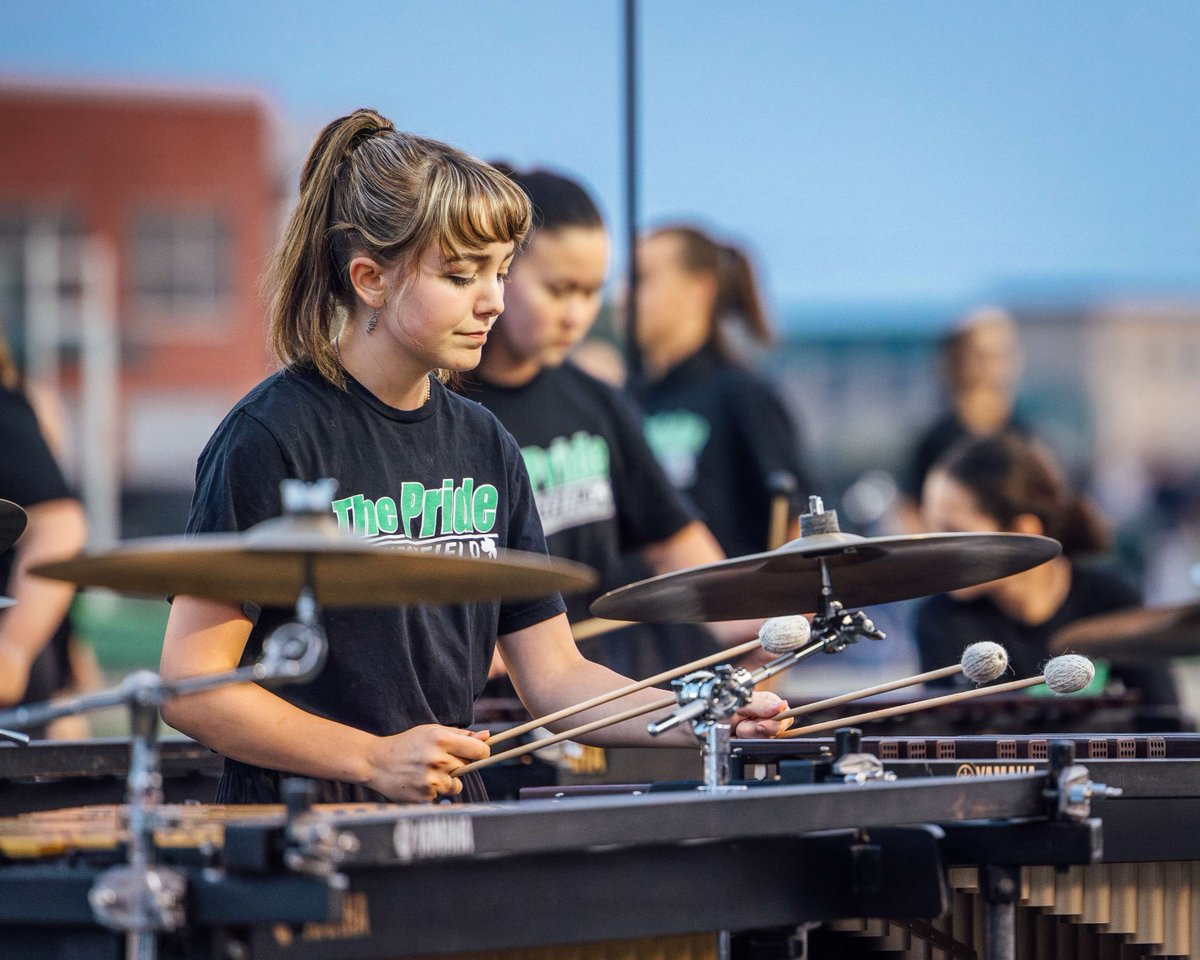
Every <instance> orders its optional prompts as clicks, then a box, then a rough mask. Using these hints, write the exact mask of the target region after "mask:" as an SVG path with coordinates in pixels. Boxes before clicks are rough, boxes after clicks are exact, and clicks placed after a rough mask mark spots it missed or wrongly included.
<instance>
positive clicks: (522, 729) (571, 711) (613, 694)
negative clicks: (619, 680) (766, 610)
mask: <svg viewBox="0 0 1200 960" xmlns="http://www.w3.org/2000/svg"><path fill="white" fill-rule="evenodd" d="M584 622H585V623H586V622H587V621H584ZM761 646H762V644H761V642H760V641H759V640H758V638H757V637H756V638H755V639H753V640H747V641H746V642H745V643H743V644H739V645H738V646H736V647H729V648H728V649H726V650H720V651H718V652H717V653H713V654H709V655H708V656H707V657H701V658H700V659H699V660H693V661H692V662H691V663H685V664H684V665H683V666H681V667H674V668H672V669H670V670H664V671H663V672H662V673H656V674H655V675H654V676H652V677H647V678H646V679H645V680H636V681H634V682H633V683H629V684H626V685H625V686H623V687H618V688H617V689H616V690H610V691H608V692H607V693H601V694H598V695H596V696H594V697H592V698H591V699H590V700H584V701H583V702H582V703H577V704H575V705H574V706H573V707H563V709H561V710H556V711H555V712H554V713H548V714H546V715H545V716H544V717H537V718H536V719H534V720H529V721H527V722H526V723H522V724H521V725H520V726H517V727H511V728H509V729H508V730H504V731H502V732H501V733H498V734H496V736H494V737H489V738H488V741H487V742H488V744H489V745H491V744H497V743H503V742H505V741H506V740H512V739H513V738H514V737H519V736H521V735H522V734H524V733H528V732H529V731H530V730H536V729H537V728H538V727H544V726H545V725H546V724H548V723H554V722H555V721H557V720H562V719H564V718H566V717H570V716H574V715H575V714H577V713H582V712H583V711H584V710H591V709H592V707H600V706H603V705H604V704H606V703H611V702H612V701H613V700H616V699H618V698H619V697H624V696H627V695H628V694H631V693H636V692H637V691H639V690H645V689H646V688H647V687H652V686H654V685H655V684H656V683H662V682H664V681H666V680H673V679H675V678H676V677H681V676H683V675H684V674H685V673H691V672H692V671H693V670H699V669H701V668H702V667H707V666H711V665H712V664H714V663H720V662H722V661H724V660H728V659H729V658H730V657H740V656H741V655H742V654H744V653H749V652H750V651H752V650H757V649H758V648H759V647H761ZM671 702H672V703H673V702H674V700H672V701H671ZM547 742H548V741H546V740H539V741H538V746H546V745H547ZM555 742H557V741H555ZM526 752H528V751H526Z"/></svg>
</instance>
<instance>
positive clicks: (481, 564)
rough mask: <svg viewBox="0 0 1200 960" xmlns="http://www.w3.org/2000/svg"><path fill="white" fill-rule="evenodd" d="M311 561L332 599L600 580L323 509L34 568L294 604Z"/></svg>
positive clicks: (104, 582)
mask: <svg viewBox="0 0 1200 960" xmlns="http://www.w3.org/2000/svg"><path fill="white" fill-rule="evenodd" d="M306 568H307V570H308V571H309V578H310V580H311V583H312V585H313V587H314V593H315V596H316V600H317V602H318V603H320V604H322V605H323V606H327V607H347V606H359V607H361V606H387V605H392V604H404V603H462V602H470V601H474V600H491V599H498V598H506V599H517V598H522V597H539V596H546V595H548V594H552V593H555V592H557V591H560V590H561V591H576V590H582V589H584V588H586V587H589V586H591V585H592V584H593V583H594V582H595V580H596V576H595V573H594V572H593V571H592V570H591V569H590V568H589V567H586V566H584V565H583V564H580V563H573V562H571V561H568V560H559V559H554V558H550V557H546V556H544V555H542V554H535V553H524V552H522V551H518V550H495V551H494V556H493V555H490V554H489V555H487V556H482V557H465V556H453V555H447V554H435V553H420V552H417V551H414V550H406V549H403V547H401V548H397V549H387V548H386V547H381V546H378V545H372V543H371V542H370V541H367V540H363V539H361V538H359V537H356V536H353V535H351V534H348V533H343V532H341V531H339V530H338V528H337V525H336V523H334V522H333V519H332V518H331V517H329V518H327V517H324V516H321V517H312V516H302V517H297V516H283V517H277V518H275V519H273V520H267V521H264V522H263V523H260V524H257V525H256V526H254V527H251V528H250V529H249V530H246V531H245V532H243V533H230V534H225V533H220V534H200V535H196V536H189V537H161V538H152V539H145V540H135V541H131V542H129V543H127V544H124V545H121V546H118V547H115V548H113V549H112V550H109V551H105V552H103V553H97V554H93V555H84V556H81V557H77V558H75V559H72V560H64V561H60V562H57V563H47V564H43V565H42V566H39V567H35V568H34V569H33V571H32V572H33V573H36V574H38V575H39V576H43V577H52V578H54V579H57V580H68V581H70V582H71V583H76V584H79V585H80V586H85V587H107V588H109V589H111V590H119V591H122V592H125V593H143V594H151V595H157V596H172V595H175V594H187V595H190V596H198V597H208V598H210V599H214V600H227V601H230V602H232V603H242V602H251V603H258V604H263V605H268V606H290V605H291V604H293V603H295V602H296V599H297V598H298V596H299V594H300V588H301V585H302V584H303V583H304V582H305V577H306Z"/></svg>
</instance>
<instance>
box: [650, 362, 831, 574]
mask: <svg viewBox="0 0 1200 960" xmlns="http://www.w3.org/2000/svg"><path fill="white" fill-rule="evenodd" d="M641 396H642V400H643V404H644V406H645V409H646V425H645V431H646V438H647V440H648V441H649V442H650V448H651V449H652V450H653V451H654V453H655V455H656V456H657V457H658V461H659V463H661V464H662V465H663V468H664V469H665V470H666V473H667V476H668V477H670V478H671V482H672V483H673V484H674V485H675V487H676V488H677V489H679V490H682V491H683V492H684V493H685V494H687V495H688V497H689V498H690V499H691V500H692V501H694V502H695V503H696V505H697V506H698V507H699V508H700V514H701V518H702V519H703V520H704V522H705V523H707V524H708V526H709V529H711V530H712V532H713V534H714V536H716V538H717V541H718V542H719V543H720V544H721V547H722V549H723V550H724V551H725V553H726V554H727V555H728V556H730V557H739V556H744V555H746V554H749V553H761V552H762V551H764V550H766V549H767V548H768V546H769V543H768V540H769V535H770V529H769V528H770V518H771V499H772V494H771V491H770V490H769V488H768V481H769V477H770V476H771V474H772V473H774V472H776V471H784V472H786V473H790V474H791V475H792V476H793V477H794V478H795V480H796V484H797V494H798V496H799V497H800V502H804V498H806V497H807V496H808V495H809V494H810V493H814V492H816V491H813V490H811V488H810V484H811V478H810V477H809V476H808V472H807V470H806V469H805V467H804V464H803V461H802V459H801V456H800V449H799V442H798V439H797V438H798V431H797V427H796V425H795V423H794V422H793V420H792V418H791V417H790V416H789V414H788V412H787V410H785V408H784V406H783V404H782V403H781V402H780V400H779V398H778V397H777V396H776V395H775V393H774V392H773V391H772V389H771V388H770V387H769V386H768V385H767V383H766V382H765V381H763V380H762V379H760V378H759V377H758V376H756V375H755V374H753V373H751V372H750V371H748V370H746V369H744V368H742V367H739V366H737V365H736V364H733V363H730V362H729V361H727V360H724V359H722V358H721V357H720V355H719V354H718V353H717V352H716V351H715V350H713V349H710V348H706V349H703V350H701V351H699V352H698V353H696V354H694V355H692V356H691V357H689V358H688V359H687V360H685V361H684V362H683V363H681V364H679V365H678V366H676V367H675V368H673V369H672V370H671V371H670V372H669V373H667V375H666V376H665V377H663V378H662V379H661V380H659V381H658V382H656V383H649V384H646V385H644V386H643V387H642V390H641Z"/></svg>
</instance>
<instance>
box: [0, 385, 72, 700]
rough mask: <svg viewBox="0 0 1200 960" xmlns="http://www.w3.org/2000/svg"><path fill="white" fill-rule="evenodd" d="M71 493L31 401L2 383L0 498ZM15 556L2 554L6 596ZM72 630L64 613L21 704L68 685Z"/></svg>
mask: <svg viewBox="0 0 1200 960" xmlns="http://www.w3.org/2000/svg"><path fill="white" fill-rule="evenodd" d="M73 497H74V494H73V493H72V492H71V489H70V488H69V487H68V486H67V482H66V480H65V479H63V475H62V471H61V470H60V469H59V467H58V464H57V463H56V462H55V460H54V455H53V454H52V453H51V452H50V447H49V445H48V444H47V443H46V439H45V437H44V436H43V435H42V431H41V428H40V427H39V426H38V422H37V416H36V415H35V414H34V412H33V408H32V407H30V405H29V401H28V400H26V399H25V395H24V394H23V393H22V392H21V391H19V390H12V389H9V388H8V387H3V386H0V499H3V500H11V501H12V502H13V503H15V504H17V505H18V506H20V507H33V506H36V505H37V504H39V503H47V502H49V501H51V500H62V499H65V498H73ZM15 558H16V549H15V547H10V548H9V549H8V550H5V551H4V552H3V553H0V594H3V595H5V596H7V586H8V583H9V578H10V577H11V576H12V568H13V562H14V560H15ZM70 632H71V631H70V621H69V620H68V619H66V618H64V619H63V622H62V623H61V624H59V627H58V629H57V630H56V631H55V633H54V636H53V637H51V639H50V642H49V643H47V644H46V646H45V647H43V648H42V652H41V653H40V654H38V656H37V658H36V659H35V660H34V662H33V664H32V666H31V667H30V671H29V683H28V685H27V686H26V688H25V695H24V697H23V698H22V700H21V702H22V703H34V702H37V701H41V700H46V699H48V698H50V697H51V696H53V695H54V694H56V693H58V692H60V691H61V690H62V689H63V687H65V686H66V685H67V683H68V681H69V679H70V663H69V661H68V658H67V645H68V641H69V639H70Z"/></svg>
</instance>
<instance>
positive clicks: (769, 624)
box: [758, 614, 812, 656]
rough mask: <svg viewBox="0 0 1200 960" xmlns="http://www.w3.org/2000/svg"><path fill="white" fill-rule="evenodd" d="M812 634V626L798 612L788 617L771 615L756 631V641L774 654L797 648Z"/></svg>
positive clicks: (789, 651)
mask: <svg viewBox="0 0 1200 960" xmlns="http://www.w3.org/2000/svg"><path fill="white" fill-rule="evenodd" d="M811 636H812V627H811V626H809V623H808V621H807V620H806V619H805V618H804V617H802V616H800V615H799V614H796V615H793V616H788V617H771V618H769V619H768V620H766V621H765V622H764V623H763V625H762V627H761V628H760V629H759V631H758V642H759V643H761V644H762V646H763V649H764V650H766V651H767V653H772V654H775V655H776V656H778V655H780V654H784V653H791V652H792V651H793V650H799V649H800V648H801V647H802V646H804V645H805V644H806V643H808V640H809V637H811Z"/></svg>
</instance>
